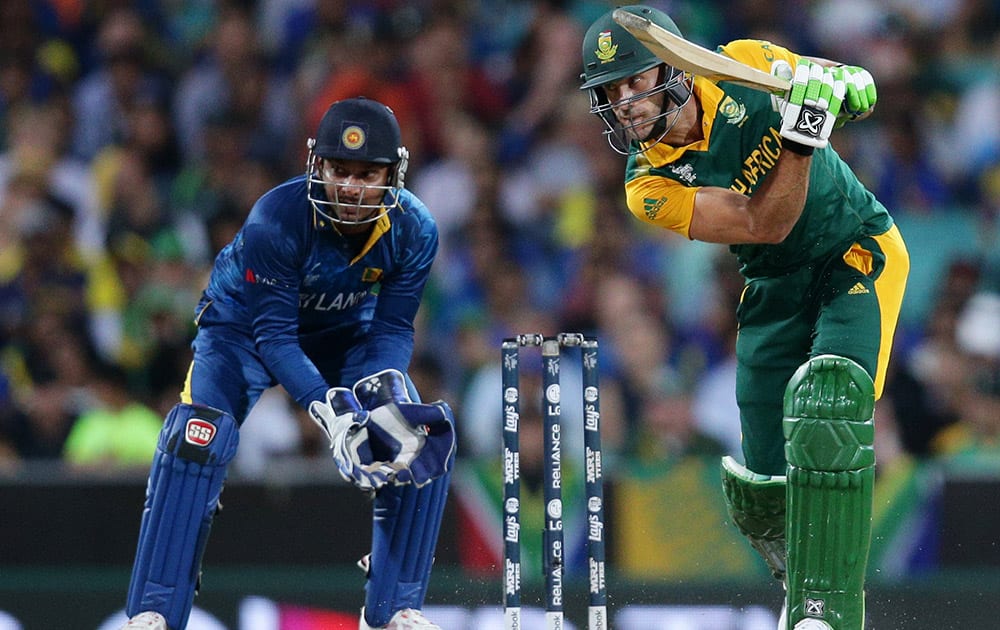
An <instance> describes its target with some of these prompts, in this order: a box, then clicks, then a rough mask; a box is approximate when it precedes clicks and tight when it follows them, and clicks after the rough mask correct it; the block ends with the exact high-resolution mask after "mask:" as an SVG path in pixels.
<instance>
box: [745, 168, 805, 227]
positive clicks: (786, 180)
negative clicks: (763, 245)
mask: <svg viewBox="0 0 1000 630" xmlns="http://www.w3.org/2000/svg"><path fill="white" fill-rule="evenodd" d="M811 164H812V158H811V157H810V156H806V155H799V154H796V153H792V152H791V151H787V150H783V151H782V152H781V158H780V159H779V160H778V164H777V166H776V167H775V169H774V171H772V172H771V174H770V176H768V178H767V179H766V180H765V181H764V183H763V184H762V185H761V187H760V188H759V189H758V190H757V191H756V192H755V193H754V194H753V196H752V197H751V198H750V200H749V202H748V203H747V214H748V215H749V216H750V219H751V221H752V224H751V231H753V232H754V233H756V234H758V235H760V236H761V238H762V240H764V241H765V242H770V243H780V242H782V241H783V240H785V238H786V237H787V236H788V234H789V233H790V232H791V231H792V228H793V227H795V224H796V223H797V222H798V220H799V217H800V216H801V215H802V208H803V207H804V206H805V203H806V195H807V194H808V192H809V167H810V165H811Z"/></svg>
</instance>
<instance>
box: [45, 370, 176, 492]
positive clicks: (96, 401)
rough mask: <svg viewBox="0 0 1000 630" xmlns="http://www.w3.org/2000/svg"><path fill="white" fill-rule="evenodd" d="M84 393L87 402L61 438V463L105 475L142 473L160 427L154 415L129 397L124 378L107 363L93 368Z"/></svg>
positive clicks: (154, 446) (154, 447)
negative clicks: (122, 471) (124, 471)
mask: <svg viewBox="0 0 1000 630" xmlns="http://www.w3.org/2000/svg"><path fill="white" fill-rule="evenodd" d="M90 392H91V393H92V394H93V400H92V401H90V402H89V403H88V404H86V405H85V407H84V409H83V410H82V412H81V413H80V414H79V415H78V416H77V417H76V419H75V420H74V421H73V424H72V426H71V428H70V430H69V434H68V435H67V437H66V443H65V446H64V450H63V458H64V460H65V461H66V462H67V463H69V464H73V465H75V466H80V467H85V468H88V469H92V470H102V471H105V472H114V471H116V470H120V469H123V468H135V469H142V470H145V469H147V468H148V467H149V462H150V460H151V459H152V458H153V453H154V452H155V450H156V442H157V439H158V437H159V434H160V428H161V426H162V425H163V421H162V419H161V417H160V414H159V413H157V412H156V411H154V410H152V409H150V408H149V407H148V406H146V405H145V404H143V403H142V402H140V401H138V400H135V399H134V398H133V397H132V395H131V394H130V391H129V379H128V374H127V373H126V372H125V370H123V369H121V368H119V367H117V366H115V365H113V364H110V363H106V362H99V363H98V364H97V366H96V368H95V379H94V382H93V384H92V385H91V387H90Z"/></svg>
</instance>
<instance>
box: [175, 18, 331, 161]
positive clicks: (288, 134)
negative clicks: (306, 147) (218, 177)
mask: <svg viewBox="0 0 1000 630" xmlns="http://www.w3.org/2000/svg"><path fill="white" fill-rule="evenodd" d="M203 46H204V49H203V50H202V51H201V52H202V54H201V55H200V56H199V57H198V58H197V59H196V61H195V62H194V63H193V65H191V66H190V67H188V68H186V69H185V70H184V72H183V73H182V75H181V76H180V77H179V78H178V82H177V92H176V95H175V102H174V113H175V117H176V118H175V124H176V128H177V134H178V140H179V142H180V147H181V151H182V152H183V155H184V157H185V159H187V160H193V161H199V160H201V159H203V158H204V157H205V156H206V146H205V140H204V135H205V128H206V126H207V125H208V124H209V121H210V120H212V119H217V118H218V117H219V116H222V115H227V116H232V115H233V114H234V113H235V114H237V115H238V120H239V122H240V124H242V125H243V126H244V127H245V130H246V132H247V134H249V136H251V137H250V141H251V142H256V143H258V145H257V148H258V150H260V151H264V152H266V153H267V154H268V155H271V156H274V158H275V159H277V160H285V159H288V157H289V155H290V152H291V151H292V149H293V147H292V139H293V138H299V137H301V134H300V129H301V127H300V125H301V124H303V122H304V121H302V120H301V116H300V115H299V111H300V107H299V104H298V102H296V100H295V98H294V97H295V91H294V90H293V89H292V86H291V84H290V83H289V81H288V80H287V79H286V78H285V77H282V76H281V75H279V74H277V73H274V72H271V70H270V67H269V65H268V60H267V59H266V57H265V56H264V53H263V51H262V50H261V47H260V44H259V42H258V40H257V32H256V26H255V24H254V21H253V17H252V14H251V13H250V12H249V10H248V9H245V8H243V7H241V6H240V5H239V4H238V3H229V4H223V5H222V8H221V9H220V10H219V15H218V19H217V22H216V24H215V28H214V29H213V30H212V32H211V33H209V34H208V36H207V37H206V39H205V41H204V42H203ZM234 122H235V121H234ZM313 128H314V127H313ZM248 148H249V147H248ZM234 166H235V164H233V163H231V164H229V165H228V167H229V168H233V167H234Z"/></svg>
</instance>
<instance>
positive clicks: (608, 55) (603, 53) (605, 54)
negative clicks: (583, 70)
mask: <svg viewBox="0 0 1000 630" xmlns="http://www.w3.org/2000/svg"><path fill="white" fill-rule="evenodd" d="M594 54H595V55H597V58H598V59H600V60H601V63H608V62H609V61H614V59H615V55H617V54H618V44H616V43H614V42H612V41H611V31H601V32H600V33H599V34H598V35H597V50H595V51H594Z"/></svg>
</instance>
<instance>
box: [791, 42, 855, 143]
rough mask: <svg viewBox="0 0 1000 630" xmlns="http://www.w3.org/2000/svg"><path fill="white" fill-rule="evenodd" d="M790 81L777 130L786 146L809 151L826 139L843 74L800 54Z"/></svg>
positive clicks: (840, 93)
mask: <svg viewBox="0 0 1000 630" xmlns="http://www.w3.org/2000/svg"><path fill="white" fill-rule="evenodd" d="M776 70H777V69H776ZM791 83H792V85H791V88H790V89H789V91H788V95H787V96H786V98H785V99H784V103H783V104H782V109H781V131H780V133H781V137H782V138H783V139H784V146H785V148H786V149H788V150H790V151H792V152H793V153H799V154H802V155H809V154H811V153H812V151H813V149H822V148H823V147H825V146H826V145H827V144H828V142H829V139H830V133H831V132H832V131H833V128H834V126H835V125H836V122H837V116H838V115H839V114H840V110H841V104H842V103H843V100H844V94H845V91H846V86H845V84H844V74H843V73H842V72H834V69H833V68H826V67H824V66H821V65H819V64H818V63H815V62H812V61H809V60H808V59H806V58H804V57H801V58H799V61H798V63H797V64H796V66H795V72H794V73H793V74H792V80H791Z"/></svg>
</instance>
